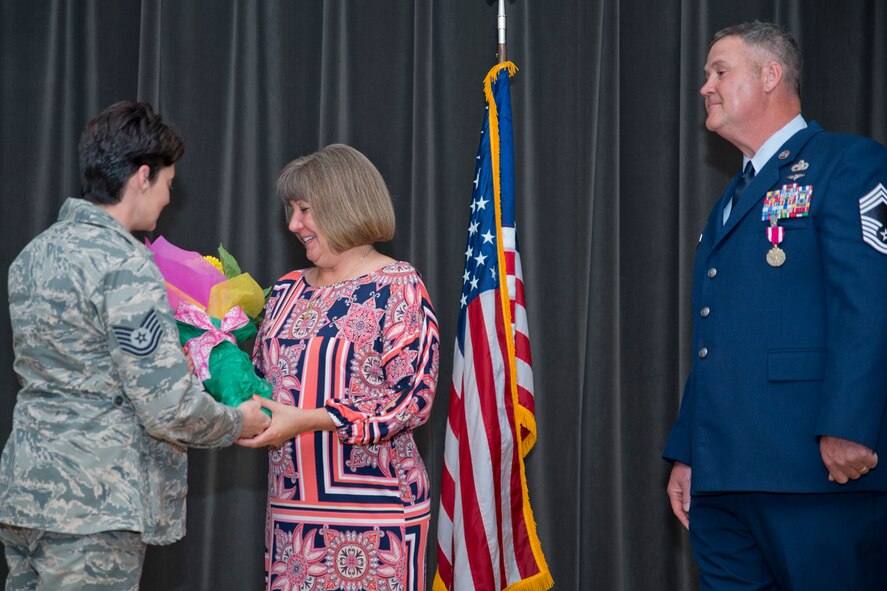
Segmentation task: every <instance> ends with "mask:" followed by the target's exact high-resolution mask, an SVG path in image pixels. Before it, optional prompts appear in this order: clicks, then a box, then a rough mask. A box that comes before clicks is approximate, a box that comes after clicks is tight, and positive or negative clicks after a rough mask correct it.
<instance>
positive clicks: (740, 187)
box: [730, 160, 755, 216]
mask: <svg viewBox="0 0 887 591" xmlns="http://www.w3.org/2000/svg"><path fill="white" fill-rule="evenodd" d="M754 178H755V167H754V166H752V164H751V160H749V161H748V164H746V165H745V170H743V171H742V176H741V177H739V182H738V183H736V189H734V190H733V198H732V200H731V201H730V215H731V216H732V215H733V211H734V210H735V209H736V205H737V204H738V203H739V199H740V198H741V197H742V192H743V191H745V188H746V187H747V186H748V185H749V184H750V183H751V182H752V179H754Z"/></svg>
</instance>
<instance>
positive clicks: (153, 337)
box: [111, 310, 163, 357]
mask: <svg viewBox="0 0 887 591" xmlns="http://www.w3.org/2000/svg"><path fill="white" fill-rule="evenodd" d="M111 330H112V331H114V336H116V337H117V343H118V344H119V345H120V350H121V351H123V352H124V353H128V354H130V355H133V356H135V357H146V356H148V355H150V354H151V353H153V352H154V351H155V350H156V349H157V345H158V344H160V335H162V334H163V327H161V326H160V320H159V319H158V318H157V313H156V312H155V311H154V310H151V311H150V312H148V314H147V315H146V316H145V319H144V320H142V322H141V324H139V326H138V327H136V328H131V327H129V326H120V325H115V326H112V327H111Z"/></svg>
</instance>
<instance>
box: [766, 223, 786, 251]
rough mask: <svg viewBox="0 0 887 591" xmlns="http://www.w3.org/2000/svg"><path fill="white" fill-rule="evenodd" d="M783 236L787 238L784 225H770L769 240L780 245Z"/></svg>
mask: <svg viewBox="0 0 887 591" xmlns="http://www.w3.org/2000/svg"><path fill="white" fill-rule="evenodd" d="M783 238H785V228H783V227H782V226H770V227H769V228H767V240H769V241H770V244H772V245H773V246H779V244H780V243H781V242H782V239H783Z"/></svg>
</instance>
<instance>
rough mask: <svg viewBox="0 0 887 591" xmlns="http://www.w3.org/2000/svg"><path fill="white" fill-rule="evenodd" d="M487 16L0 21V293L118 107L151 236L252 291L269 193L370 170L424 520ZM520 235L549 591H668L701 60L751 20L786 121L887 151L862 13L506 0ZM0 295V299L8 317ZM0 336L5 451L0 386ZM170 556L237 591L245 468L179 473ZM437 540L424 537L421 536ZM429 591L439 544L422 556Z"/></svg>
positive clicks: (333, 6)
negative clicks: (787, 107)
mask: <svg viewBox="0 0 887 591" xmlns="http://www.w3.org/2000/svg"><path fill="white" fill-rule="evenodd" d="M495 4H496V3H492V4H491V3H490V2H487V1H482V0H472V1H463V2H443V1H440V0H438V1H434V0H416V1H415V2H401V1H397V0H379V1H376V2H347V1H344V0H323V1H319V0H293V1H284V0H267V1H263V0H181V1H177V2H170V1H167V2H164V1H163V0H83V1H79V2H68V1H66V0H33V1H25V0H13V1H9V2H3V3H0V137H2V140H3V141H2V142H0V181H2V182H0V227H2V231H0V244H2V249H0V271H2V273H3V274H4V276H5V273H6V270H7V269H8V267H9V264H10V263H11V261H12V260H13V258H14V257H15V255H16V254H17V253H18V252H19V251H20V250H21V248H22V247H24V245H25V244H26V243H27V242H28V241H29V240H30V239H31V238H33V237H34V236H35V235H36V234H37V233H39V232H40V231H42V230H43V229H44V228H46V227H47V226H48V225H49V224H51V223H52V222H53V221H54V219H55V217H56V214H57V211H58V207H59V206H60V204H61V202H62V201H63V199H64V198H65V197H66V196H68V195H77V194H79V180H78V170H77V151H76V146H77V141H78V138H79V134H80V131H81V130H82V128H83V126H84V125H85V124H86V122H87V121H88V119H89V118H90V117H91V116H92V115H94V114H95V113H97V112H98V111H99V110H100V109H102V108H103V107H105V106H106V105H108V104H110V103H111V102H113V101H116V100H119V99H123V98H130V99H136V98H137V99H141V100H148V101H150V102H152V103H154V104H155V106H157V108H158V110H159V111H160V112H161V113H162V114H163V115H164V117H165V118H167V119H168V120H170V121H173V122H175V123H176V125H177V126H178V127H179V128H180V129H181V130H182V132H183V134H184V136H185V138H186V141H187V144H188V147H187V151H186V155H185V158H184V159H183V160H182V161H181V162H180V163H179V164H178V165H177V167H176V168H177V177H176V180H175V183H174V190H173V196H172V199H173V202H172V204H171V205H170V206H169V208H168V209H167V211H166V212H165V213H164V215H163V216H162V217H161V223H160V225H159V227H158V229H157V231H156V232H154V233H153V235H152V236H151V237H156V236H159V235H164V236H166V237H167V238H168V239H169V240H171V241H173V242H174V243H176V244H178V245H180V246H182V247H185V248H189V249H192V250H198V251H201V252H205V253H211V252H213V251H214V250H215V249H216V247H217V246H218V245H219V243H220V242H221V243H224V245H225V247H226V248H227V249H228V250H229V251H231V252H232V253H233V254H234V255H235V256H236V257H237V258H238V260H239V261H240V263H241V266H242V267H243V268H244V269H246V270H248V271H250V272H251V273H252V274H253V276H254V277H255V278H256V279H257V280H258V281H259V282H260V283H261V284H263V285H268V284H270V283H271V282H272V281H274V279H276V278H277V277H279V276H280V275H282V274H283V273H285V272H287V271H288V270H290V269H293V268H296V267H300V266H303V265H305V264H306V260H305V258H304V256H303V254H302V249H301V247H300V246H299V245H298V244H297V242H296V241H295V239H294V238H293V237H292V236H291V235H289V234H288V232H287V231H286V227H285V222H284V219H283V211H282V205H281V204H280V203H279V202H278V201H277V199H276V197H275V195H274V183H275V178H276V174H277V172H278V171H279V169H280V168H281V167H282V166H283V165H284V164H285V163H286V162H288V161H289V160H291V159H293V158H295V157H297V156H299V155H302V154H305V153H308V152H312V151H314V150H316V149H317V148H319V147H321V146H323V145H326V144H329V143H333V142H344V143H349V144H351V145H354V146H355V147H357V148H358V149H360V150H361V151H363V152H364V153H365V154H367V156H368V157H369V158H370V159H371V160H372V161H373V162H374V163H375V164H376V165H377V166H378V167H379V169H380V171H381V172H382V174H383V176H384V177H385V179H386V182H387V183H388V185H389V188H390V189H391V193H392V197H393V199H394V203H395V209H396V214H397V218H398V227H397V234H396V236H395V238H394V240H393V241H392V242H391V243H389V244H387V245H383V247H382V249H383V250H384V251H385V252H386V253H387V254H390V255H391V256H394V257H395V258H400V259H406V260H410V261H411V262H412V263H414V264H415V265H416V267H417V268H418V269H419V270H420V271H421V272H422V274H423V276H424V277H425V280H426V282H427V284H428V286H429V289H430V293H431V297H432V300H433V301H434V303H435V304H436V309H437V313H438V319H439V321H440V326H441V339H442V356H441V357H442V359H441V380H440V385H439V390H438V394H437V398H436V401H435V407H434V411H433V413H432V417H431V419H430V421H429V422H428V424H426V425H424V426H423V427H421V428H420V429H418V430H417V433H416V436H417V441H418V442H419V446H420V448H421V450H422V453H423V457H424V459H425V461H426V464H427V468H428V471H429V476H430V478H431V482H432V486H433V489H434V492H433V494H434V502H435V505H434V506H435V511H436V502H437V497H438V487H439V483H440V476H441V466H442V457H443V447H444V442H443V435H444V430H445V424H446V412H447V408H448V402H449V388H450V377H449V376H450V372H451V369H452V347H453V342H454V339H455V328H456V320H457V314H458V309H459V308H458V293H459V288H460V285H461V275H462V266H463V256H464V249H465V236H466V230H467V220H468V213H469V211H468V205H469V198H470V194H471V180H472V175H473V171H474V161H475V155H476V150H477V142H478V139H479V131H480V127H481V122H482V116H483V109H484V97H483V92H482V83H483V79H484V76H485V75H486V73H487V71H488V70H489V68H491V67H492V66H493V65H495V62H496V6H495ZM507 7H508V57H509V59H510V60H512V61H513V62H514V63H515V64H516V65H517V66H518V68H519V72H518V73H517V75H516V76H515V77H514V78H513V79H512V97H513V99H512V100H513V110H514V131H515V157H516V164H517V171H516V177H517V178H516V194H517V200H518V204H517V225H518V234H519V240H520V246H521V255H522V262H523V269H524V275H525V288H526V297H527V305H528V315H529V324H530V334H531V341H532V346H533V360H534V372H535V388H536V395H537V414H536V416H537V424H538V431H539V439H538V443H537V444H536V447H535V449H534V450H533V451H532V453H531V454H530V455H529V456H528V458H527V460H526V469H527V477H528V481H529V485H530V500H531V503H532V506H533V510H534V514H535V518H536V521H537V524H538V531H539V535H540V537H541V541H542V548H543V550H544V552H545V556H546V559H547V561H548V564H549V566H550V568H551V572H552V575H553V577H554V580H555V582H556V585H555V588H556V589H582V590H584V589H602V590H603V589H605V590H611V589H612V590H617V589H624V590H648V589H657V590H659V589H662V590H688V589H692V588H694V586H695V572H694V570H695V568H694V566H693V563H692V559H691V557H690V554H689V549H688V543H687V536H686V533H685V532H683V531H682V529H681V528H680V526H679V524H678V523H677V521H676V520H675V519H674V518H673V517H672V516H671V512H670V509H669V507H668V503H667V499H666V496H665V488H664V487H665V482H666V479H667V472H668V466H667V465H666V464H665V463H664V462H662V460H660V458H659V453H660V451H661V447H662V444H663V442H664V440H665V438H666V436H667V434H668V431H669V429H670V426H671V423H672V421H673V420H674V417H675V415H676V413H677V408H678V404H679V400H680V394H681V389H682V387H683V380H684V377H685V376H686V372H687V370H688V368H689V361H690V351H689V328H690V323H691V322H692V314H691V312H690V310H689V289H690V274H691V265H692V259H693V253H694V250H695V246H696V242H697V240H698V236H699V232H700V230H701V228H702V226H703V223H704V220H705V218H706V216H707V214H708V211H709V210H710V208H711V206H712V204H713V203H714V201H715V200H716V199H717V198H718V197H719V196H720V194H721V192H722V190H723V189H724V187H725V186H726V183H727V182H728V180H729V178H730V176H732V175H733V174H735V172H736V171H737V170H738V167H739V163H740V156H739V153H738V152H737V151H736V150H735V149H734V148H733V147H732V146H730V145H729V144H727V143H726V142H725V141H723V140H721V139H720V138H718V137H717V136H714V135H712V134H711V133H709V132H708V131H706V130H705V127H704V125H703V121H704V109H703V106H702V99H701V97H700V96H699V93H698V89H699V86H700V85H701V83H702V67H703V65H704V62H705V54H706V49H707V44H708V40H709V39H710V37H711V35H712V34H713V33H714V31H716V30H717V29H720V28H722V27H724V26H727V25H729V24H734V23H737V22H740V21H743V20H750V19H755V18H760V19H765V20H775V21H777V22H781V23H784V24H786V25H787V26H788V27H789V28H790V29H791V30H792V31H793V32H794V33H795V35H796V36H797V38H798V40H799V42H800V43H801V46H802V49H803V51H804V56H805V66H804V71H803V83H802V86H803V88H802V95H803V103H804V115H805V116H806V117H807V119H808V120H817V121H819V122H820V123H822V124H823V126H824V127H826V128H827V129H830V130H833V131H842V132H848V133H860V134H864V135H869V136H872V137H874V138H875V139H877V140H879V141H881V142H885V140H887V41H885V37H884V35H883V32H884V31H887V7H885V5H884V4H883V3H881V2H878V1H877V0H859V1H858V2H849V3H848V2H845V3H834V2H829V1H828V0H807V1H806V2H803V1H801V0H749V1H748V2H745V3H742V4H724V3H717V4H716V3H710V2H706V1H704V0H560V1H558V2H532V1H529V0H509V2H508V3H507ZM6 293H7V290H6V285H5V281H4V282H3V285H2V287H0V296H2V297H0V301H3V302H4V303H5V302H6V299H7V298H6ZM12 361H13V358H12V349H11V336H10V326H9V316H8V311H7V309H6V306H5V305H4V306H3V311H2V312H0V377H2V378H3V381H2V383H3V384H5V387H4V388H3V390H2V392H0V440H4V441H5V439H6V437H7V435H8V433H9V429H10V426H11V422H12V409H13V406H14V401H15V393H16V389H17V388H16V378H15V375H14V372H13V368H12ZM190 460H191V465H190V472H189V488H190V493H189V505H188V535H187V537H186V538H185V539H184V540H182V541H180V542H177V543H175V544H173V545H171V546H167V547H152V548H151V549H150V550H149V552H148V556H147V560H146V565H145V573H144V576H143V579H142V588H143V589H147V590H155V589H156V590H163V591H167V590H180V589H181V590H184V589H189V590H191V589H232V590H240V589H258V588H260V587H261V581H262V548H263V528H264V502H265V486H266V469H267V467H266V458H265V456H264V454H263V453H262V452H259V451H253V450H245V449H240V448H231V449H225V450H206V451H197V450H193V451H191V452H190ZM433 531H434V529H433ZM428 559H429V563H428V564H429V582H430V578H431V576H433V573H434V565H435V540H434V537H433V535H432V539H430V540H429V554H428ZM3 574H5V568H4V565H2V564H0V575H3Z"/></svg>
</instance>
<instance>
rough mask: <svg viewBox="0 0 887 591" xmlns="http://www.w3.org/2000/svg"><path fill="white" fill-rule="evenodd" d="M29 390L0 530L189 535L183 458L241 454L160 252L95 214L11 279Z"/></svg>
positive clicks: (80, 205)
mask: <svg viewBox="0 0 887 591" xmlns="http://www.w3.org/2000/svg"><path fill="white" fill-rule="evenodd" d="M9 313H10V317H11V319H12V333H13V349H14V352H15V362H14V367H15V372H16V374H17V375H18V379H19V382H20V383H21V390H20V391H19V392H18V398H17V399H16V405H15V410H14V413H13V425H12V433H11V435H10V437H9V440H8V441H7V443H6V447H5V448H4V449H3V457H2V461H0V523H6V524H9V525H15V526H20V527H29V528H34V529H40V530H48V531H53V532H61V533H72V534H89V533H95V532H101V531H110V530H130V531H137V532H141V534H142V539H143V540H144V541H145V542H146V543H149V544H165V543H171V542H174V541H175V540H177V539H179V538H181V537H182V536H183V535H184V533H185V493H186V491H187V479H186V469H187V455H186V452H185V446H201V447H221V446H226V445H230V444H231V443H233V442H234V440H235V439H236V437H237V435H238V434H239V433H240V428H241V425H242V421H243V418H242V415H241V413H240V412H238V411H237V410H236V409H233V408H229V407H226V406H223V405H221V404H218V403H217V402H215V401H214V400H213V399H212V397H210V396H209V395H208V394H206V393H205V392H204V391H203V390H202V388H201V386H200V384H199V382H198V381H197V380H196V379H195V378H193V377H192V376H191V375H190V374H189V372H188V367H187V363H186V361H185V357H184V355H183V353H182V349H181V347H180V345H179V341H178V336H177V332H176V325H175V320H174V319H173V317H172V312H171V310H169V306H168V304H167V297H166V289H165V287H164V282H163V278H162V277H161V275H160V271H159V270H158V269H157V266H156V265H155V264H154V260H153V258H152V256H151V253H150V251H149V250H148V249H147V248H146V247H145V246H144V245H142V244H140V243H139V242H138V241H137V240H136V239H135V237H133V236H132V234H130V233H129V232H128V231H127V230H126V229H125V228H124V227H123V226H122V225H121V224H120V223H119V222H117V220H115V219H114V218H113V217H111V216H110V215H109V214H108V213H106V212H105V211H103V210H102V209H101V208H99V207H96V206H95V205H93V204H91V203H89V202H87V201H83V200H80V199H68V200H67V201H66V202H65V204H64V205H63V206H62V209H61V212H60V214H59V221H58V222H57V223H55V224H54V225H53V226H52V227H50V228H49V229H47V230H46V231H45V232H43V233H42V234H40V235H39V236H38V237H37V238H35V239H34V240H33V241H32V242H31V243H30V244H28V246H26V247H25V249H24V250H23V251H22V252H21V253H20V254H19V256H18V257H17V258H16V259H15V261H14V262H13V263H12V265H11V266H10V268H9Z"/></svg>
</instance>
